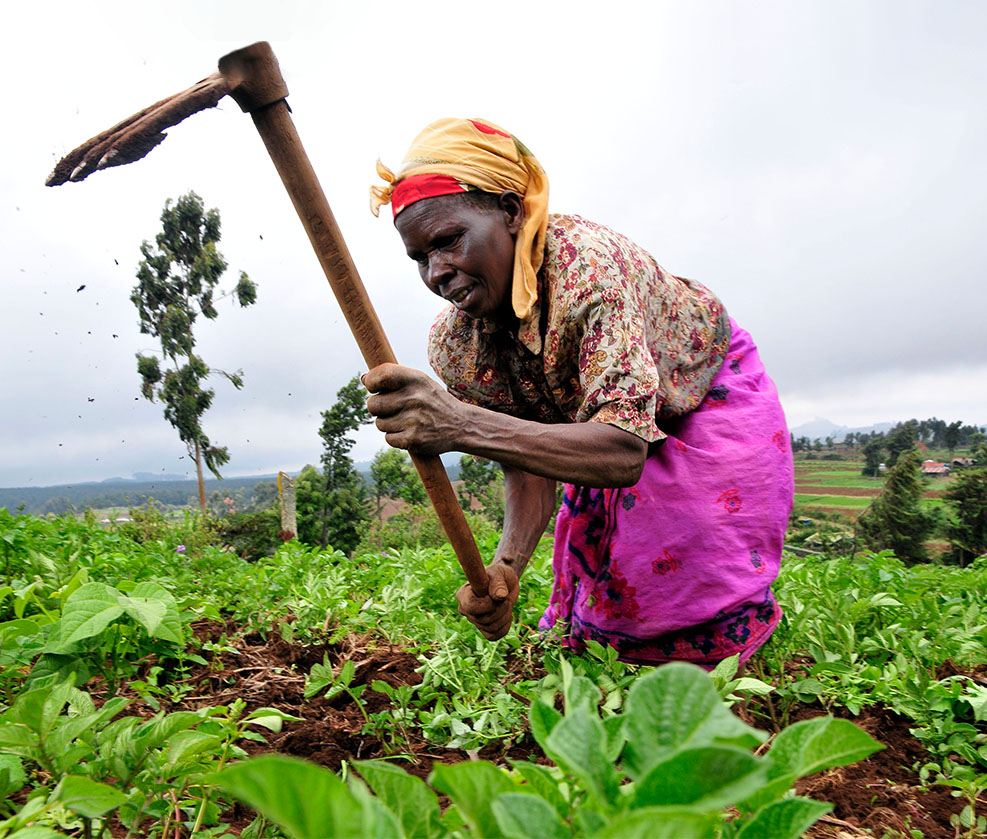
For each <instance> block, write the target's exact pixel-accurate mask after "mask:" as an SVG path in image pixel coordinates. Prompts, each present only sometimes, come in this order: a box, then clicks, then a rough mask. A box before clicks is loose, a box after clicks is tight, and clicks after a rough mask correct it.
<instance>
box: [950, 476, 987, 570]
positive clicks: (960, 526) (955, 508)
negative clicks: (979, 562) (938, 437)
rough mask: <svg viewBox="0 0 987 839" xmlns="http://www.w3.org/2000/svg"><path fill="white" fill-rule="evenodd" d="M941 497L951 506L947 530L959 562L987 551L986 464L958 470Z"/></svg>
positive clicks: (961, 563)
mask: <svg viewBox="0 0 987 839" xmlns="http://www.w3.org/2000/svg"><path fill="white" fill-rule="evenodd" d="M943 498H945V499H946V501H947V502H948V503H949V505H950V507H951V508H952V514H953V519H952V521H951V522H950V523H949V524H948V525H947V534H948V536H949V541H950V542H951V543H952V545H953V550H954V553H955V556H956V559H957V561H958V562H959V564H960V565H966V564H967V563H968V562H969V561H970V560H972V559H975V558H976V557H978V556H983V555H984V554H987V468H983V467H982V468H978V469H971V470H968V471H965V472H961V473H960V474H959V475H957V476H956V477H955V478H954V479H953V482H952V483H951V484H950V486H949V488H948V489H946V491H945V492H943Z"/></svg>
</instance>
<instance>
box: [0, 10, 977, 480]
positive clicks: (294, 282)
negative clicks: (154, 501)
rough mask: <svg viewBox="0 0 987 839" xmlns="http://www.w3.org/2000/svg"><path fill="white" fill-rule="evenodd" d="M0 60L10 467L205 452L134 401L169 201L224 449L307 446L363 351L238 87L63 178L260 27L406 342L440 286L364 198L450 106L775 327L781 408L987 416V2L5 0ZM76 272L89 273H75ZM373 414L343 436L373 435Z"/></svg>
mask: <svg viewBox="0 0 987 839" xmlns="http://www.w3.org/2000/svg"><path fill="white" fill-rule="evenodd" d="M4 17H5V19H6V20H7V24H6V27H5V29H6V31H7V33H8V36H7V38H6V39H5V49H4V50H3V52H2V54H0V70H2V73H3V77H4V78H6V79H7V89H6V90H7V92H6V102H5V113H6V118H5V120H4V123H5V127H4V130H3V133H2V137H0V144H2V146H0V149H2V158H3V166H2V169H0V194H2V198H3V200H2V202H0V219H2V221H0V229H2V231H3V248H2V250H0V266H2V267H0V276H2V279H3V297H2V303H0V353H2V361H3V363H2V367H0V370H2V373H0V376H2V379H0V430H2V434H0V486H29V485H33V486H42V485H49V484H55V483H63V482H73V481H83V480H99V479H103V478H107V477H112V476H117V475H119V476H124V477H129V476H130V475H132V474H133V473H135V472H151V473H157V474H161V473H179V474H180V473H185V472H192V471H193V470H192V468H191V465H190V464H189V462H188V460H187V458H184V457H183V455H184V454H185V452H184V446H183V445H182V444H181V442H180V441H179V439H178V436H177V433H176V432H175V431H174V430H173V429H172V428H171V426H169V425H168V424H167V423H166V421H165V420H164V419H163V418H162V415H161V408H160V406H159V405H157V404H151V403H148V402H147V401H145V400H144V399H142V398H138V387H139V382H138V376H137V372H136V369H135V359H134V356H135V353H136V352H138V351H145V352H146V351H149V350H152V349H153V348H154V342H153V340H152V339H150V338H149V337H147V336H142V335H140V333H139V332H138V328H137V313H136V310H135V309H134V307H133V305H132V304H131V303H130V301H129V295H130V290H131V288H132V287H133V285H134V283H135V276H134V274H135V270H136V266H137V263H138V262H139V259H140V252H139V246H140V243H141V241H142V240H144V239H153V237H154V235H155V234H156V233H157V232H158V230H159V227H160V222H159V218H160V214H161V210H162V207H163V205H164V202H165V200H166V199H168V198H177V197H178V196H179V195H181V194H183V193H185V192H187V191H189V190H195V191H196V192H197V193H198V194H199V195H201V196H202V198H203V199H204V201H205V202H206V205H207V206H208V207H216V208H217V209H218V210H219V211H220V214H221V217H222V225H223V239H222V242H221V244H220V250H221V251H222V253H223V254H224V256H225V257H226V259H227V261H228V262H229V265H230V269H231V270H230V271H229V272H228V276H227V280H226V284H227V285H229V284H231V283H232V282H234V281H235V279H236V276H237V275H238V272H239V271H240V270H243V271H246V272H247V273H248V274H249V275H250V277H251V278H252V279H253V280H254V281H255V282H256V283H257V286H258V292H259V296H258V302H257V304H256V305H255V306H253V307H251V308H249V309H244V310H241V309H238V308H236V307H235V306H234V305H233V304H232V303H231V302H229V301H227V302H226V303H224V305H222V306H221V307H220V316H219V319H218V320H217V321H215V322H211V323H209V322H206V323H203V324H202V325H201V327H200V329H199V332H198V337H199V347H198V350H199V351H200V354H201V355H202V356H203V357H204V358H205V360H206V362H207V363H208V364H210V365H211V366H213V367H216V368H223V369H236V368H243V370H244V381H245V386H244V389H243V390H242V391H240V392H237V391H235V390H233V389H232V387H231V386H229V384H228V383H227V382H226V381H225V380H222V379H217V380H216V382H215V389H216V399H215V402H214V407H213V408H212V410H211V411H210V412H209V413H208V414H207V415H206V417H205V420H204V426H205V429H206V432H207V433H208V434H209V436H210V437H211V438H212V439H213V440H214V441H215V442H217V443H219V444H221V445H226V446H228V447H229V449H230V452H231V455H232V461H231V463H230V464H229V466H228V467H227V474H229V475H251V474H262V473H270V472H275V471H277V470H279V469H284V470H289V471H291V470H297V469H299V468H301V467H302V466H303V465H305V464H306V463H315V462H317V460H318V457H319V452H320V440H319V438H318V434H317V430H318V427H319V424H320V416H319V414H320V411H322V410H324V409H326V408H328V407H329V406H330V405H331V404H332V402H333V401H334V398H335V394H336V391H337V390H338V389H339V388H340V387H341V386H342V385H343V384H345V383H346V382H347V381H348V380H349V379H350V378H351V377H352V376H353V375H355V374H356V373H358V372H362V371H363V370H365V365H364V364H363V362H362V359H361V358H360V355H359V353H358V351H357V349H356V346H355V344H354V342H353V339H352V338H351V336H350V334H349V332H348V329H347V326H346V323H345V321H344V320H343V318H342V315H341V313H340V311H339V308H338V306H337V304H336V302H335V299H334V298H333V296H332V294H331V291H330V289H329V286H328V284H327V283H326V281H325V279H324V277H323V276H322V274H321V270H320V268H319V266H318V263H317V262H316V260H315V257H314V255H313V253H312V250H311V247H310V245H309V244H308V240H307V238H306V237H305V235H304V232H303V230H302V227H301V225H300V223H299V221H298V219H297V216H296V215H295V213H294V210H293V209H292V207H291V204H290V202H289V200H288V198H287V196H286V194H285V192H284V190H283V188H282V186H281V184H280V181H279V180H278V178H277V175H276V173H275V171H274V167H273V165H272V164H271V162H270V159H269V158H268V157H267V155H266V152H265V151H264V148H263V146H262V144H261V142H260V139H259V137H258V136H257V134H256V132H255V130H254V128H253V125H252V123H251V121H250V119H249V118H248V117H247V116H245V115H243V114H242V113H241V112H240V110H239V108H238V107H236V105H235V104H234V103H233V102H232V101H231V100H228V99H227V100H224V101H223V102H222V103H221V104H220V107H219V108H217V109H215V110H211V111H207V112H204V113H201V114H198V115H196V116H194V117H193V118H191V119H189V120H188V121H187V122H185V123H183V124H181V125H179V126H176V127H175V128H173V129H171V130H170V132H169V138H168V140H166V141H165V143H164V144H163V145H162V146H160V147H159V148H157V149H155V150H154V151H153V152H152V153H151V154H150V155H149V157H147V158H146V159H145V160H143V161H140V162H138V163H136V164H133V165H130V166H124V167H120V168H116V169H111V170H108V171H104V172H98V173H95V174H94V175H91V176H90V177H89V178H88V179H87V180H86V181H84V182H82V183H79V184H72V183H70V184H66V185H64V186H61V187H58V188H56V189H51V188H46V187H45V186H44V180H45V177H46V175H47V174H48V172H49V171H50V170H51V168H52V167H53V165H54V163H55V162H56V161H57V160H58V159H59V158H60V157H61V156H62V155H64V154H66V153H67V152H69V151H71V150H72V149H73V148H74V147H75V146H77V145H78V144H80V143H81V142H82V141H84V140H86V139H88V138H89V137H91V136H93V135H95V134H97V133H99V132H100V131H102V130H104V129H106V128H108V127H109V126H111V125H113V124H114V123H115V122H117V121H119V120H121V119H123V118H124V117H126V116H128V115H130V114H131V113H134V112H136V111H138V110H140V109H141V108H143V107H145V106H146V105H148V104H150V103H152V102H154V101H157V100H158V99H160V98H163V97H164V96H166V95H169V94H171V93H174V92H177V91H179V90H181V89H183V88H185V87H187V86H188V85H190V84H192V83H193V82H195V81H197V80H198V79H200V78H202V77H204V76H206V75H208V74H209V73H211V72H213V71H214V69H215V67H216V63H217V61H218V59H219V58H220V57H221V56H222V55H224V54H225V53H227V52H229V51H231V50H233V49H237V48H239V47H241V46H245V45H247V44H249V43H251V42H253V41H256V40H269V41H270V42H271V43H272V45H273V47H274V50H275V52H276V54H277V56H278V58H279V61H280V64H281V68H282V72H283V74H284V76H285V78H286V80H287V82H288V85H289V88H290V91H291V94H290V96H289V102H290V104H291V106H292V108H293V111H294V118H295V124H296V126H297V127H298V130H299V133H300V135H301V137H302V140H303V142H304V144H305V146H306V149H307V151H308V153H309V156H310V157H311V158H312V161H313V164H314V166H315V169H316V171H317V173H318V174H319V177H320V179H321V181H322V185H323V188H324V189H325V192H326V194H327V196H328V198H329V202H330V204H331V205H332V207H333V210H334V212H335V214H336V217H337V220H338V221H339V224H340V227H341V228H342V231H343V233H344V235H345V237H346V239H347V242H348V244H349V247H350V250H351V252H352V254H353V257H354V259H355V261H356V264H357V266H358V267H359V269H360V272H361V274H362V276H363V279H364V282H365V284H366V285H367V288H368V291H369V293H370V296H371V299H372V300H373V301H374V304H375V305H376V307H377V310H378V314H379V315H380V318H381V320H382V322H383V324H384V327H385V330H386V331H387V333H388V335H389V337H390V340H391V343H392V344H393V346H394V349H395V352H396V354H397V357H398V359H399V360H400V361H401V362H402V363H405V364H408V365H411V366H416V367H421V368H424V367H426V366H427V362H426V360H425V354H424V344H425V336H426V332H427V328H428V325H429V323H430V322H431V319H432V317H433V316H434V314H435V313H436V312H437V311H438V309H439V308H440V306H441V301H439V299H438V298H436V297H433V296H431V295H430V294H429V293H428V292H427V291H426V290H425V288H424V287H423V286H422V285H421V283H420V281H419V279H418V277H417V273H416V271H415V268H414V265H413V263H412V262H410V261H409V260H408V259H407V257H406V256H405V255H404V252H403V249H402V247H401V243H400V240H399V238H398V237H397V235H396V233H395V232H394V230H393V227H392V224H391V222H390V219H389V217H388V218H385V214H384V213H382V214H381V218H379V219H375V218H374V217H373V216H372V215H371V214H370V213H369V211H368V198H367V189H368V186H369V185H370V184H371V183H373V182H374V181H375V180H376V178H375V174H374V162H375V160H376V159H377V158H378V157H380V158H381V159H382V160H383V161H384V162H385V163H387V164H388V165H390V166H391V167H393V168H396V167H397V166H398V165H399V164H400V161H401V158H402V156H403V154H404V152H405V150H406V148H407V146H408V144H409V142H410V140H411V139H412V138H413V137H414V135H415V134H417V132H418V131H419V130H420V129H421V128H422V127H423V126H424V125H425V124H426V123H428V122H430V121H431V120H433V119H436V118H438V117H441V116H478V117H483V118H486V119H489V120H492V121H494V122H497V123H499V124H501V125H503V126H504V127H505V128H507V129H508V130H510V131H512V132H514V133H515V134H517V135H518V136H519V137H520V138H521V139H522V140H523V141H524V142H525V143H526V144H527V145H528V146H529V147H530V148H531V149H532V150H533V151H534V153H535V154H536V155H537V156H538V158H539V159H540V160H541V162H542V164H543V165H544V167H545V169H546V170H547V172H548V176H549V180H550V184H551V200H550V209H551V210H552V211H555V212H575V213H578V214H580V215H583V216H585V217H587V218H590V219H592V220H594V221H598V222H601V223H604V224H607V225H609V226H611V227H613V228H615V229H617V230H618V231H620V232H623V233H626V234H628V235H629V236H631V238H633V239H635V240H636V241H637V242H639V243H640V244H641V245H643V246H644V247H646V248H647V249H648V250H649V251H651V253H652V254H654V256H655V258H656V259H657V260H658V261H659V262H660V263H661V264H662V265H664V266H665V267H666V268H667V269H668V270H669V271H671V272H673V273H676V274H680V275H683V276H688V277H694V278H696V279H699V280H701V281H702V282H704V283H705V284H707V285H708V286H709V287H711V288H712V289H713V290H714V291H715V292H717V293H718V294H719V295H720V297H721V298H722V300H723V301H724V303H725V304H726V306H727V308H728V310H729V311H730V312H731V314H732V315H733V316H734V317H735V318H736V319H737V320H738V322H739V323H740V324H741V325H743V326H744V327H746V328H747V329H748V330H749V331H750V332H751V333H752V334H753V336H754V338H755V340H756V341H757V343H758V345H759V347H760V350H761V354H762V356H763V358H764V360H765V363H766V364H767V366H768V369H769V372H770V373H771V374H772V376H773V377H774V379H775V381H776V383H777V384H778V387H779V390H780V392H781V396H782V402H783V404H784V406H785V409H786V412H787V415H788V419H789V424H790V426H792V427H795V426H798V425H799V424H801V423H803V422H806V421H808V420H811V419H813V418H815V417H826V418H828V419H830V420H832V421H834V422H836V423H840V424H844V425H849V426H859V425H867V424H871V423H875V422H882V421H898V420H904V419H908V418H911V417H915V418H919V419H921V418H925V417H930V416H933V415H935V416H938V417H940V418H943V419H946V420H949V421H952V420H957V419H960V420H963V421H964V422H968V423H977V424H985V423H987V387H985V385H987V326H985V312H987V307H985V305H984V304H985V302H987V292H985V271H984V268H983V254H984V240H985V230H987V224H985V222H987V154H985V148H987V139H985V138H987V96H985V91H987V5H985V4H982V3H974V2H942V0H939V1H938V2H924V3H920V2H901V0H894V2H865V3H861V2H857V0H853V2H844V3H838V2H819V3H812V2H800V3H791V2H784V3H774V2H748V3H736V2H704V3H686V2H684V1H683V2H678V3H668V2H655V0H648V2H636V3H633V2H620V0H610V2H606V3H604V2H593V3H582V2H573V0H567V1H566V2H561V0H559V1H558V2H538V0H524V2H511V1H510V0H504V2H500V3H496V4H481V3H475V2H463V0H459V1H458V2H448V3H447V2H428V1H427V0H426V2H424V3H418V4H411V3H407V2H372V0H366V2H362V3H354V2H331V0H326V2H310V3H305V2H292V0H283V2H280V3H269V2H264V3H259V2H249V0H239V2H236V3H233V2H229V3H227V2H204V0H196V2H182V1H181V0H169V2H166V3H165V2H160V3H159V2H133V1H131V2H119V3H116V2H114V3H95V4H88V5H86V6H84V7H80V6H79V5H78V4H77V3H72V4H69V3H66V2H44V3H33V4H27V3H18V4H15V5H14V6H12V7H9V8H8V9H6V11H5V15H4ZM82 286H85V288H83V289H82V290H81V291H77V289H80V287H82ZM383 445H384V443H383V437H382V436H381V435H380V434H379V433H378V432H376V430H374V429H372V428H368V429H365V430H364V431H362V432H361V433H360V435H359V437H358V442H357V446H356V448H355V449H354V452H353V454H354V457H355V458H356V459H357V460H363V459H370V458H371V457H372V456H373V455H374V453H375V452H377V451H378V450H379V449H380V448H381V447H382V446H383Z"/></svg>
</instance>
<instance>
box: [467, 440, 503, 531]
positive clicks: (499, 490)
mask: <svg viewBox="0 0 987 839" xmlns="http://www.w3.org/2000/svg"><path fill="white" fill-rule="evenodd" d="M459 477H460V480H462V482H463V486H462V488H461V489H460V490H459V503H460V504H462V506H463V507H464V508H465V509H467V510H470V509H472V507H473V502H474V501H478V502H479V504H480V511H481V512H482V513H483V514H484V515H485V516H486V517H487V518H488V519H490V521H492V522H495V523H496V524H497V525H498V527H503V526H504V503H505V502H504V482H503V470H502V469H501V468H500V464H499V463H496V462H494V461H492V460H486V459H484V458H482V457H476V456H475V455H469V454H464V455H463V456H462V457H461V458H460V459H459Z"/></svg>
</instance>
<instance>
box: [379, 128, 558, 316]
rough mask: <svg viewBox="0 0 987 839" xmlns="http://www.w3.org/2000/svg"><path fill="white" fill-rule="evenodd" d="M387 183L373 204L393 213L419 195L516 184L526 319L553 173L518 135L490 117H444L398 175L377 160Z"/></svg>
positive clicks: (520, 300) (519, 299)
mask: <svg viewBox="0 0 987 839" xmlns="http://www.w3.org/2000/svg"><path fill="white" fill-rule="evenodd" d="M377 174H378V175H380V177H381V178H383V179H384V180H385V181H387V186H372V187H370V209H371V211H372V212H373V214H374V215H375V216H376V215H377V214H378V213H379V212H380V207H381V205H382V204H388V203H392V202H393V203H392V208H393V212H394V217H395V218H397V216H398V214H399V213H400V212H401V211H402V210H404V209H405V208H406V207H408V206H410V205H411V204H413V203H414V202H415V201H420V200H421V199H423V198H432V197H435V196H438V195H450V194H454V193H457V192H467V191H469V190H470V189H479V190H482V191H484V192H492V193H495V194H498V195H499V194H500V193H501V192H503V191H504V190H505V189H509V190H513V191H514V192H516V193H517V194H518V195H520V196H521V198H522V199H523V201H524V224H523V226H522V227H521V229H520V230H519V231H518V234H517V238H516V241H515V243H514V280H513V283H512V286H511V305H512V307H513V309H514V313H515V314H516V315H517V316H518V318H520V319H521V320H527V319H528V318H529V317H530V316H531V307H532V306H533V304H534V302H535V301H536V300H537V299H538V269H539V268H541V263H542V257H543V255H544V249H545V230H546V229H547V227H548V178H547V176H546V175H545V170H544V169H542V168H541V164H540V163H539V162H538V161H537V160H536V159H535V156H534V155H533V154H532V153H531V152H530V151H529V150H528V148H527V147H526V146H525V145H524V144H523V143H522V142H521V141H520V140H518V139H517V138H516V137H514V136H513V135H511V134H508V133H507V132H506V131H504V130H503V129H502V128H498V127H497V126H496V125H494V124H493V123H491V122H487V121H485V120H483V121H481V120H475V119H440V120H437V121H436V122H433V123H432V124H431V125H429V126H427V127H426V128H425V130H424V131H422V132H421V134H419V135H418V136H417V137H416V138H415V140H414V142H412V144H411V148H410V149H408V153H407V154H406V155H405V158H404V162H403V163H402V165H401V169H400V171H399V172H398V174H397V175H395V174H394V173H393V172H392V171H391V170H390V169H388V168H387V167H386V166H384V164H383V163H381V162H380V161H379V160H378V161H377Z"/></svg>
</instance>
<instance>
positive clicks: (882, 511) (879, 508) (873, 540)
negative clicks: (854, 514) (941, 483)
mask: <svg viewBox="0 0 987 839" xmlns="http://www.w3.org/2000/svg"><path fill="white" fill-rule="evenodd" d="M923 489H924V486H923V483H922V461H921V457H920V455H919V453H918V451H917V450H916V449H911V450H910V451H907V452H905V453H904V454H902V455H900V456H899V457H898V462H897V463H896V464H895V465H894V466H893V467H892V468H891V469H890V470H889V471H888V476H887V480H886V481H885V482H884V489H883V490H882V491H881V494H880V495H879V496H877V498H875V499H874V501H873V503H872V504H871V505H870V506H869V507H868V508H867V509H866V510H864V512H863V513H861V514H860V517H859V518H858V519H857V534H858V535H859V536H860V537H861V538H862V540H863V542H864V543H865V544H867V545H868V546H869V547H871V548H874V549H876V550H883V549H885V548H890V549H891V550H893V551H894V553H895V555H896V556H897V557H898V558H899V559H904V560H909V561H911V562H921V561H924V560H926V559H928V553H927V551H926V549H925V540H926V538H928V536H929V535H930V534H931V533H932V530H933V528H934V527H935V522H936V519H935V517H934V516H933V515H931V514H929V513H927V512H925V511H924V510H923V509H922V508H921V501H922V490H923Z"/></svg>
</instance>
